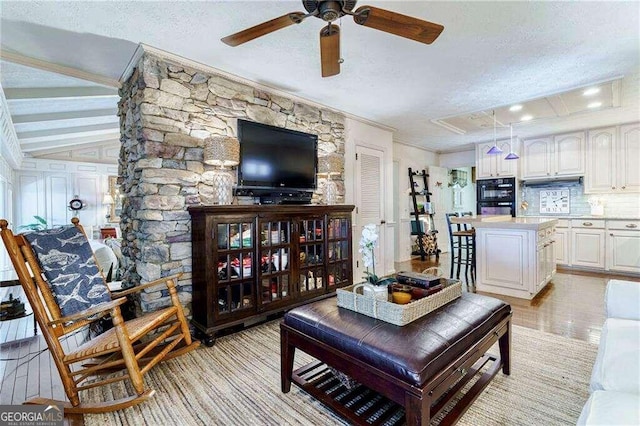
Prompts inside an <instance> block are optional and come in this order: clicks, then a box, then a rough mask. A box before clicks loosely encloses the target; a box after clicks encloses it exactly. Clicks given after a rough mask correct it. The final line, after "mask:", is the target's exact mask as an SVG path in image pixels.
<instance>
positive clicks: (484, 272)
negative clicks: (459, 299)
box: [476, 227, 556, 299]
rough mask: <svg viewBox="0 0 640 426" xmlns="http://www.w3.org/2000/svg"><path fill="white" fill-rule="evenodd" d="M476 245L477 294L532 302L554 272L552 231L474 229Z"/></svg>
mask: <svg viewBox="0 0 640 426" xmlns="http://www.w3.org/2000/svg"><path fill="white" fill-rule="evenodd" d="M476 245H477V250H478V265H477V267H478V280H477V284H476V286H477V289H478V290H479V291H486V292H490V293H496V294H504V295H507V296H513V297H520V298H524V299H533V297H535V295H536V294H538V292H540V290H542V288H544V286H545V285H546V284H547V283H548V282H549V281H550V280H551V279H552V278H553V275H554V274H555V272H556V266H555V265H556V263H555V254H554V248H555V239H554V230H553V228H552V227H547V228H545V229H542V230H535V229H491V228H478V227H476Z"/></svg>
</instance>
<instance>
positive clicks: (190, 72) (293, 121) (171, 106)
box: [118, 53, 344, 314]
mask: <svg viewBox="0 0 640 426" xmlns="http://www.w3.org/2000/svg"><path fill="white" fill-rule="evenodd" d="M120 96H121V100H120V102H119V105H118V111H119V112H118V114H119V116H120V133H121V137H120V140H121V143H122V146H121V149H120V160H119V183H120V184H121V193H122V194H123V197H124V198H123V208H122V214H121V216H120V217H121V222H120V227H121V229H122V237H123V242H122V253H123V256H124V258H125V259H124V262H123V263H124V265H123V266H122V268H123V270H122V272H123V279H124V280H125V281H127V282H129V283H132V284H133V285H136V284H138V283H140V282H147V281H151V280H154V279H157V278H160V277H163V276H167V275H171V274H174V273H178V272H183V273H184V275H182V277H181V279H180V281H179V282H178V286H179V288H178V294H179V296H180V299H181V301H182V302H183V305H185V307H186V310H185V313H187V314H190V312H191V309H190V308H191V303H190V302H191V268H192V264H191V220H190V216H189V212H188V211H187V208H188V207H189V206H193V205H199V204H204V205H207V204H211V199H212V198H211V196H212V188H211V186H210V184H209V180H208V179H207V172H210V171H211V170H212V168H211V166H208V165H205V164H204V163H203V161H202V158H203V140H204V139H205V138H206V137H208V136H210V135H214V134H217V135H229V136H235V135H236V129H237V119H238V118H245V119H248V120H252V121H256V122H259V123H264V124H270V125H274V126H278V127H286V128H288V129H293V130H299V131H302V132H307V133H312V134H317V135H318V142H319V143H318V155H319V156H323V155H326V154H329V153H333V152H335V153H338V154H342V155H344V116H343V115H342V114H339V113H336V112H333V111H329V110H327V109H320V108H317V107H315V106H312V105H308V104H305V103H302V102H299V101H296V100H293V99H290V98H287V97H283V96H280V95H277V94H275V93H269V92H268V91H265V90H262V89H256V88H254V87H251V86H249V85H246V84H242V83H239V82H236V81H232V80H230V79H228V78H225V77H223V76H220V75H216V74H211V73H208V72H205V71H203V70H196V69H193V68H190V67H188V66H183V65H180V64H177V63H173V62H169V61H167V60H165V59H162V58H159V57H156V56H154V55H150V54H149V53H145V54H144V55H143V57H142V58H141V59H140V61H139V63H138V66H137V68H136V69H135V70H134V72H133V74H132V75H131V77H130V78H129V79H128V80H127V81H126V82H125V83H124V84H123V86H122V88H121V89H120ZM342 176H343V175H341V176H340V177H339V178H337V179H334V180H336V181H337V183H338V188H339V193H340V197H341V199H343V197H344V182H343V180H342ZM322 184H323V182H322V180H321V179H319V180H318V188H321V187H322ZM318 195H319V194H318V193H316V194H314V197H313V202H314V203H318V202H319V196H318ZM149 290H150V291H146V292H144V293H143V294H142V295H141V298H140V307H141V309H142V311H146V310H149V309H154V308H156V307H157V306H161V305H165V304H167V303H168V298H169V295H168V292H167V291H166V290H155V289H149ZM154 290H155V291H154Z"/></svg>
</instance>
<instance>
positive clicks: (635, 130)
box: [616, 123, 640, 192]
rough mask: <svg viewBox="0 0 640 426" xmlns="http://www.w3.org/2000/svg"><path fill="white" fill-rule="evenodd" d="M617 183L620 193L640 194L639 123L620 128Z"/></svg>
mask: <svg viewBox="0 0 640 426" xmlns="http://www.w3.org/2000/svg"><path fill="white" fill-rule="evenodd" d="M618 145H619V148H618V159H617V162H616V163H617V165H618V168H617V181H616V184H617V186H618V188H619V189H620V191H622V192H640V167H639V166H638V159H639V158H640V123H635V124H627V125H624V126H620V143H619V144H618Z"/></svg>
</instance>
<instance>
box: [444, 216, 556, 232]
mask: <svg viewBox="0 0 640 426" xmlns="http://www.w3.org/2000/svg"><path fill="white" fill-rule="evenodd" d="M451 222H452V223H468V224H471V225H472V226H473V227H474V228H492V229H534V230H539V229H545V228H549V227H551V226H554V225H555V224H557V223H558V218H554V217H532V216H527V217H511V216H508V215H485V216H463V217H452V218H451Z"/></svg>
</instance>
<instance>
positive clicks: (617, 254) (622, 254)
mask: <svg viewBox="0 0 640 426" xmlns="http://www.w3.org/2000/svg"><path fill="white" fill-rule="evenodd" d="M606 244H607V259H606V261H607V270H609V271H615V272H631V273H636V274H640V221H618V220H610V221H607V243H606Z"/></svg>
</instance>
